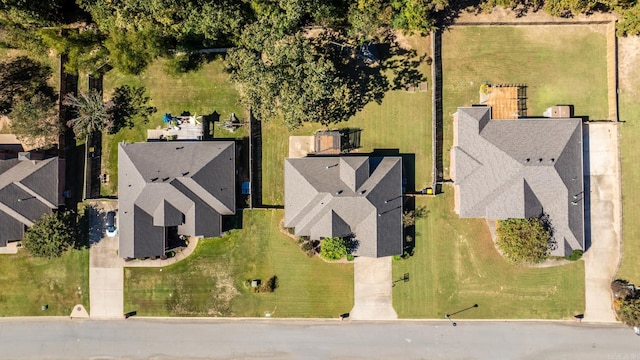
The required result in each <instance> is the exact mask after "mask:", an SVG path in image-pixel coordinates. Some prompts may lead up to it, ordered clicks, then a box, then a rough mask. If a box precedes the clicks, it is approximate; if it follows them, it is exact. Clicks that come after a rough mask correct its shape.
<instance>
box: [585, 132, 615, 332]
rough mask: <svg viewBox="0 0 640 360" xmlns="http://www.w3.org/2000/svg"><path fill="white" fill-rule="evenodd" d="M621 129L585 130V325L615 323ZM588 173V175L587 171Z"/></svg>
mask: <svg viewBox="0 0 640 360" xmlns="http://www.w3.org/2000/svg"><path fill="white" fill-rule="evenodd" d="M618 126H619V125H616V124H611V123H592V124H589V125H588V126H585V129H586V130H587V132H588V137H585V139H586V140H588V141H587V142H585V144H584V146H585V150H587V149H588V153H586V152H585V154H586V156H588V157H589V158H588V160H589V169H585V170H588V173H589V175H590V176H589V177H585V182H586V181H588V182H589V183H590V191H589V195H590V202H589V203H587V208H585V216H586V217H587V219H588V220H590V221H587V223H586V224H585V225H586V226H588V225H589V223H590V224H591V246H590V247H589V248H588V249H587V252H586V253H585V254H584V257H583V258H584V261H585V266H584V272H585V312H584V321H589V322H615V321H616V318H615V314H614V312H613V308H612V303H611V302H612V298H611V285H610V284H611V281H612V280H613V277H614V276H615V273H616V270H617V267H618V262H619V261H620V229H621V225H620V220H621V219H622V215H621V209H620V207H621V201H620V172H619V163H618ZM585 172H587V171H585Z"/></svg>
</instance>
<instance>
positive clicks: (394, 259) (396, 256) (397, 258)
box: [393, 255, 402, 261]
mask: <svg viewBox="0 0 640 360" xmlns="http://www.w3.org/2000/svg"><path fill="white" fill-rule="evenodd" d="M400 260H402V256H400V255H393V261H400Z"/></svg>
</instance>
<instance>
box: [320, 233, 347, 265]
mask: <svg viewBox="0 0 640 360" xmlns="http://www.w3.org/2000/svg"><path fill="white" fill-rule="evenodd" d="M348 254H349V247H348V246H347V241H346V240H345V239H344V238H341V237H329V238H324V239H323V240H322V243H321V245H320V256H322V257H323V258H324V259H327V260H340V259H342V258H343V257H345V256H347V255H348Z"/></svg>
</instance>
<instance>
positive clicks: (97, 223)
mask: <svg viewBox="0 0 640 360" xmlns="http://www.w3.org/2000/svg"><path fill="white" fill-rule="evenodd" d="M84 214H85V215H84V216H86V224H87V236H88V245H89V246H91V245H95V244H97V243H99V242H100V240H102V238H103V237H104V234H105V229H104V221H105V216H106V214H105V213H104V212H102V211H100V210H99V209H98V208H97V207H95V206H93V205H91V206H87V207H86V208H85V210H84ZM82 221H85V220H82Z"/></svg>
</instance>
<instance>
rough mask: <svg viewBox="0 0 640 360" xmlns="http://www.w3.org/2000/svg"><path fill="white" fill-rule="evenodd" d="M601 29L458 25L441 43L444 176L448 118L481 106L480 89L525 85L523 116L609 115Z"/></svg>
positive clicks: (449, 135)
mask: <svg viewBox="0 0 640 360" xmlns="http://www.w3.org/2000/svg"><path fill="white" fill-rule="evenodd" d="M605 29H606V26H605V25H600V26H599V25H575V26H573V25H561V26H550V25H545V26H519V27H513V26H495V27H491V26H483V27H475V26H461V27H454V28H452V29H450V30H448V31H446V32H444V35H443V39H442V64H443V91H444V94H443V101H444V104H443V105H444V149H445V152H444V154H445V158H444V164H445V176H447V175H446V174H447V173H448V166H449V165H448V164H449V157H448V154H449V152H448V149H450V148H451V146H452V144H453V135H452V125H451V124H452V121H451V120H452V118H451V115H452V114H453V113H454V112H455V111H456V108H457V107H458V106H468V105H471V104H477V103H478V102H479V89H480V85H481V84H482V83H483V82H484V81H485V80H486V81H489V82H490V83H493V84H526V85H527V97H528V98H527V108H528V112H527V114H528V115H529V116H541V115H542V113H543V111H544V110H545V109H546V108H547V107H549V106H552V105H556V104H573V105H574V106H575V114H576V115H578V116H583V115H584V116H589V118H590V119H592V120H603V119H606V118H607V115H608V104H607V74H606V69H607V64H606V38H605Z"/></svg>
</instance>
